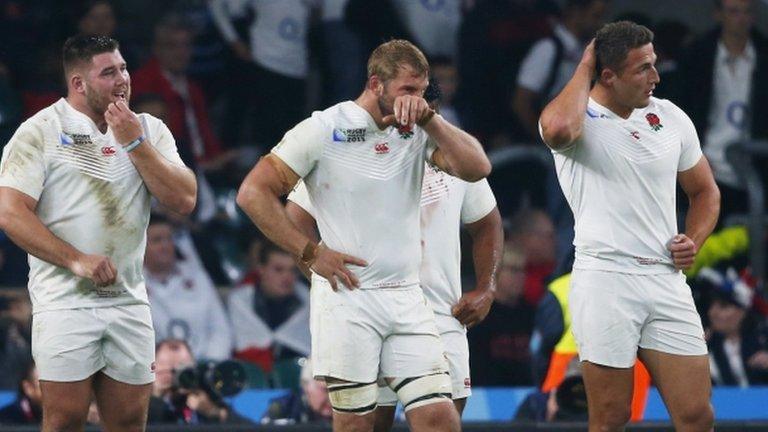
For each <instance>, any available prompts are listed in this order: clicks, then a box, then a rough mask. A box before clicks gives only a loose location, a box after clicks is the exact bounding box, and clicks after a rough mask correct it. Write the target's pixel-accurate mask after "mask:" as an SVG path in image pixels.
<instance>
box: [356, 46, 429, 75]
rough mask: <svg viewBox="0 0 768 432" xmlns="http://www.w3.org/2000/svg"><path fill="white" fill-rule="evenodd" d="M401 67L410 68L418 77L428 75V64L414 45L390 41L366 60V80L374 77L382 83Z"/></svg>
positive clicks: (395, 73) (379, 47) (377, 48)
mask: <svg viewBox="0 0 768 432" xmlns="http://www.w3.org/2000/svg"><path fill="white" fill-rule="evenodd" d="M403 66H410V67H411V68H413V70H414V72H416V73H418V74H419V75H429V62H427V58H426V57H425V56H424V53H422V52H421V50H420V49H418V48H417V47H416V45H414V44H412V43H410V42H408V41H407V40H404V39H392V40H391V41H389V42H384V43H383V44H381V45H379V46H378V47H376V49H375V50H373V52H372V53H371V56H370V57H369V58H368V78H370V77H372V76H373V75H376V76H378V77H379V78H380V79H381V80H382V81H388V80H391V79H393V78H395V77H396V76H397V72H398V69H400V68H401V67H403Z"/></svg>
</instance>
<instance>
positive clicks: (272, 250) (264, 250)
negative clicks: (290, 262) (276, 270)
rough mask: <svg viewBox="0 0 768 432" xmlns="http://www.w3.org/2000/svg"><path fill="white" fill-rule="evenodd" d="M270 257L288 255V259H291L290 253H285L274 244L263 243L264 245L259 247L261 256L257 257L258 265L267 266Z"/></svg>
mask: <svg viewBox="0 0 768 432" xmlns="http://www.w3.org/2000/svg"><path fill="white" fill-rule="evenodd" d="M272 255H288V256H290V257H293V255H291V253H289V252H288V251H286V250H285V249H283V248H281V247H279V246H277V245H276V244H274V243H272V242H269V241H268V242H265V243H264V245H263V246H262V247H261V255H260V256H259V264H261V265H267V263H268V262H269V259H270V258H271V257H272Z"/></svg>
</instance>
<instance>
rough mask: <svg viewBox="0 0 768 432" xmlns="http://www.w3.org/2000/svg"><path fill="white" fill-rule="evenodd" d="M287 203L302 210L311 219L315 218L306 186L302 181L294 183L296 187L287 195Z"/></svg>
mask: <svg viewBox="0 0 768 432" xmlns="http://www.w3.org/2000/svg"><path fill="white" fill-rule="evenodd" d="M288 201H291V202H293V203H294V204H296V205H297V206H299V207H301V208H302V209H304V211H305V212H307V213H309V214H310V215H311V216H312V217H313V218H314V217H315V208H314V207H313V206H312V201H311V200H310V199H309V191H308V190H307V185H306V183H304V182H303V181H302V180H299V182H298V183H296V186H294V187H293V190H292V191H291V193H290V194H288Z"/></svg>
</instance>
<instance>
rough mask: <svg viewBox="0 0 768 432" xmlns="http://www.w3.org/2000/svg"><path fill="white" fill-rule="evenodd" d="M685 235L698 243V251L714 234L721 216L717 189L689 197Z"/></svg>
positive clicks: (703, 191)
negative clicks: (713, 231)
mask: <svg viewBox="0 0 768 432" xmlns="http://www.w3.org/2000/svg"><path fill="white" fill-rule="evenodd" d="M688 202H689V206H688V214H687V215H686V217H685V235H686V236H687V237H688V238H690V239H691V240H693V242H694V243H696V250H699V249H701V245H703V244H704V241H705V240H706V239H707V237H709V235H710V234H711V233H712V230H713V229H714V228H715V225H717V218H718V216H719V214H720V191H719V190H718V189H717V187H716V186H715V187H712V188H708V189H705V190H702V191H700V192H698V193H696V194H695V195H691V196H689V197H688Z"/></svg>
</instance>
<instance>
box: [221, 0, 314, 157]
mask: <svg viewBox="0 0 768 432" xmlns="http://www.w3.org/2000/svg"><path fill="white" fill-rule="evenodd" d="M238 5H239V6H240V7H242V5H246V7H248V8H250V9H251V10H252V11H253V13H254V14H255V19H254V20H253V23H252V24H251V27H250V29H249V36H250V41H249V42H250V47H249V46H248V45H247V44H246V43H245V42H243V41H242V40H240V37H239V36H238V34H237V32H236V31H235V28H234V25H233V24H232V15H233V14H232V11H233V9H235V10H237V8H238ZM318 6H319V1H318V0H281V1H270V0H247V1H242V0H211V1H210V8H211V12H212V14H213V19H214V21H215V23H216V25H217V26H218V28H219V31H220V32H221V34H222V35H223V37H224V39H225V40H226V41H227V42H228V43H229V44H230V47H231V48H232V50H233V51H234V52H235V54H236V55H237V56H238V57H240V58H241V59H242V60H244V61H247V63H246V65H247V73H248V74H249V75H250V79H249V81H248V82H247V83H245V84H246V85H245V86H244V88H237V89H236V93H235V94H233V95H232V97H231V98H230V109H229V110H228V112H227V116H226V117H227V120H228V121H229V122H230V123H229V124H228V125H227V127H228V128H229V129H230V130H231V131H238V130H240V129H242V128H244V126H245V125H247V124H248V123H250V124H251V125H252V126H253V127H254V134H255V137H256V144H257V145H258V146H260V147H261V148H265V149H266V148H271V147H272V146H274V145H275V144H277V143H278V141H280V138H281V137H282V136H283V133H285V131H287V130H288V129H290V128H291V127H293V126H294V125H296V124H297V123H298V122H299V121H301V119H302V117H303V116H304V112H305V108H306V80H307V75H308V73H309V49H308V41H307V33H308V31H309V27H310V17H311V15H312V13H313V12H314V9H316V8H317V7H318ZM240 12H241V13H242V11H240ZM249 104H250V105H252V107H251V108H252V109H253V111H254V113H253V116H252V117H251V118H250V119H248V120H249V121H248V123H246V122H244V121H243V116H242V115H241V113H243V112H244V107H245V106H247V105H249Z"/></svg>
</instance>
